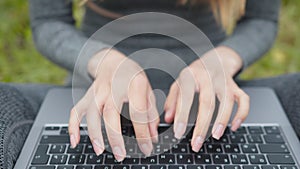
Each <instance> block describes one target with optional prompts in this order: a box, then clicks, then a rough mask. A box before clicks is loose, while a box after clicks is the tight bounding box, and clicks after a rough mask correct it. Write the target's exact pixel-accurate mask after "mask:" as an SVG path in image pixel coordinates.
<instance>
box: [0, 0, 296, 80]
mask: <svg viewBox="0 0 300 169" xmlns="http://www.w3.org/2000/svg"><path fill="white" fill-rule="evenodd" d="M75 8H76V11H77V12H76V13H75V18H76V19H77V20H80V19H79V18H80V16H81V15H82V10H80V9H79V8H78V7H77V6H75ZM299 9H300V1H289V0H284V1H283V7H282V11H281V14H280V29H279V33H278V38H277V40H276V42H275V44H274V47H273V48H272V49H271V50H270V51H269V52H268V53H267V54H266V56H265V57H264V58H262V59H261V60H259V61H258V62H256V63H255V64H254V65H252V66H251V67H249V69H247V70H246V71H245V72H244V73H243V74H242V78H243V79H253V78H259V77H268V76H275V75H279V74H285V73H290V72H299V71H300V57H299V54H300V38H297V37H300V29H299V28H300V22H297V21H298V20H299V18H300V11H299ZM0 20H1V23H0V81H2V82H20V83H28V82H30V83H54V84H63V82H64V79H65V77H66V75H67V72H66V71H65V70H64V69H62V68H59V67H58V66H56V65H54V64H53V63H51V62H49V61H48V60H46V59H45V58H44V57H43V56H41V55H40V54H39V53H38V52H37V51H36V49H35V47H34V43H33V41H32V34H31V31H30V26H29V18H28V2H27V1H19V0H2V1H0ZM78 25H79V24H78ZM78 25H77V26H78Z"/></svg>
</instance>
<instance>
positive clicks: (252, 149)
mask: <svg viewBox="0 0 300 169" xmlns="http://www.w3.org/2000/svg"><path fill="white" fill-rule="evenodd" d="M241 147H242V150H243V152H244V153H258V150H257V148H256V145H255V144H243V145H242V146H241Z"/></svg>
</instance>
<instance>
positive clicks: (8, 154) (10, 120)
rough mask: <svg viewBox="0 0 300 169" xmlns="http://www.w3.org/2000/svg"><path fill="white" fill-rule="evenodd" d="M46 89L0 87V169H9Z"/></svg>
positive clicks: (36, 87) (36, 86)
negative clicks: (1, 168) (0, 167)
mask: <svg viewBox="0 0 300 169" xmlns="http://www.w3.org/2000/svg"><path fill="white" fill-rule="evenodd" d="M50 88H52V86H50V85H33V84H26V85H25V84H24V85H22V84H6V83H0V166H3V168H12V167H13V165H14V162H15V161H16V159H17V157H18V155H19V153H20V151H21V149H22V146H23V144H24V142H25V139H26V137H27V134H28V133H29V131H30V128H31V126H32V124H33V121H34V119H35V117H36V114H37V112H38V109H39V106H40V104H41V103H42V101H43V98H44V97H45V95H46V93H47V91H48V90H49V89H50ZM1 158H3V159H1Z"/></svg>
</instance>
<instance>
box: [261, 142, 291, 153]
mask: <svg viewBox="0 0 300 169" xmlns="http://www.w3.org/2000/svg"><path fill="white" fill-rule="evenodd" d="M258 147H259V149H260V151H261V152H262V153H289V150H288V148H287V146H286V145H285V144H260V145H258Z"/></svg>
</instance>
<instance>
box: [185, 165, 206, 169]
mask: <svg viewBox="0 0 300 169" xmlns="http://www.w3.org/2000/svg"><path fill="white" fill-rule="evenodd" d="M186 167H187V169H203V167H202V166H201V165H187V166H186Z"/></svg>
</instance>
